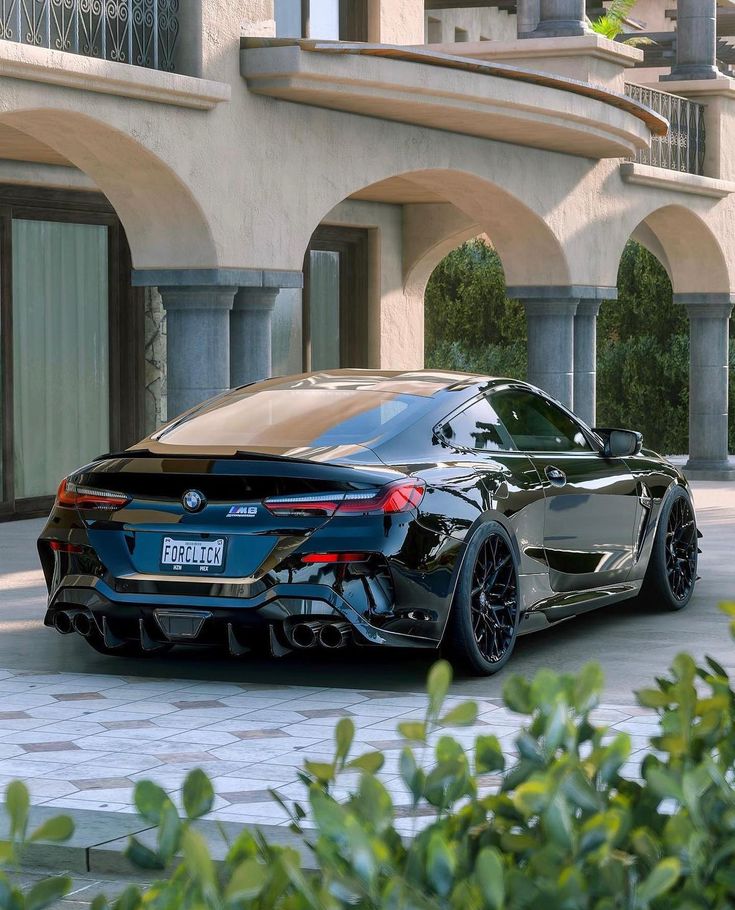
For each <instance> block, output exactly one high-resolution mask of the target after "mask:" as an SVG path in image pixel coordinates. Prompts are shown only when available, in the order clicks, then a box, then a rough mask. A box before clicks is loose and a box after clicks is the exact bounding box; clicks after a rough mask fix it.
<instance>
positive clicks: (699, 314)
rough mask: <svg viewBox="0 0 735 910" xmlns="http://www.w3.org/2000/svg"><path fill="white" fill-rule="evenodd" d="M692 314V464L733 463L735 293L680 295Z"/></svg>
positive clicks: (711, 466) (715, 465) (707, 466)
mask: <svg viewBox="0 0 735 910" xmlns="http://www.w3.org/2000/svg"><path fill="white" fill-rule="evenodd" d="M674 301H675V302H676V303H679V304H682V305H683V306H685V307H686V308H687V314H688V316H689V461H688V462H687V467H688V468H702V469H709V470H712V469H720V468H727V467H728V449H727V414H728V401H727V396H728V366H729V363H728V359H729V329H730V314H731V313H732V307H733V298H732V297H731V296H730V295H729V294H676V295H675V296H674Z"/></svg>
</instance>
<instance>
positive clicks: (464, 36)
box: [454, 28, 470, 44]
mask: <svg viewBox="0 0 735 910" xmlns="http://www.w3.org/2000/svg"><path fill="white" fill-rule="evenodd" d="M454 40H455V42H456V43H458V44H462V43H464V42H465V41H469V40H470V36H469V33H468V31H467V29H466V28H455V30H454Z"/></svg>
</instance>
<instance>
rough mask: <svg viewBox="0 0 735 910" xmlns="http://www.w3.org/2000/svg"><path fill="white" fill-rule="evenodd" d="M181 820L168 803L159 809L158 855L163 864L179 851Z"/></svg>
mask: <svg viewBox="0 0 735 910" xmlns="http://www.w3.org/2000/svg"><path fill="white" fill-rule="evenodd" d="M182 830H183V828H182V825H181V819H180V818H179V813H178V812H177V811H176V807H175V806H174V805H173V803H171V802H170V801H169V802H167V803H164V805H163V808H162V809H161V820H160V822H159V824H158V853H159V855H160V857H161V861H162V862H163V863H168V862H170V861H171V860H172V859H173V857H174V856H175V854H176V853H177V851H178V849H179V845H180V843H181V833H182Z"/></svg>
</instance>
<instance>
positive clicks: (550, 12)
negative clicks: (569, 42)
mask: <svg viewBox="0 0 735 910" xmlns="http://www.w3.org/2000/svg"><path fill="white" fill-rule="evenodd" d="M586 34H587V23H586V20H585V8H584V0H541V2H540V5H539V20H538V25H537V26H536V28H535V30H534V31H533V32H532V33H531V34H529V35H527V36H526V37H528V38H565V37H568V36H570V35H586Z"/></svg>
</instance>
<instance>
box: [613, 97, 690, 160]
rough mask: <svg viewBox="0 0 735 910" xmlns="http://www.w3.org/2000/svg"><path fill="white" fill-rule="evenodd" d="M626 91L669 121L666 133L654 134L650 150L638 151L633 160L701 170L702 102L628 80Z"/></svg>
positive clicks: (635, 99)
mask: <svg viewBox="0 0 735 910" xmlns="http://www.w3.org/2000/svg"><path fill="white" fill-rule="evenodd" d="M625 93H626V95H628V96H629V97H631V98H632V99H633V100H634V101H639V102H640V103H641V104H645V105H646V106H647V107H650V108H652V109H653V110H654V111H656V113H657V114H661V116H662V117H665V118H666V119H667V120H668V121H669V125H670V126H669V132H668V135H666V136H654V137H653V139H652V141H651V147H650V149H644V150H643V151H640V152H639V153H638V155H637V156H636V159H635V160H636V161H639V162H640V163H641V164H651V165H653V166H654V167H665V168H669V169H670V170H672V171H684V172H686V173H688V174H700V175H701V174H703V173H704V152H705V134H704V105H703V104H697V102H696V101H690V100H689V99H688V98H681V97H680V96H679V95H672V94H670V93H669V92H660V91H657V90H656V89H653V88H645V87H644V86H642V85H633V84H632V83H628V84H627V85H626V86H625Z"/></svg>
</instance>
